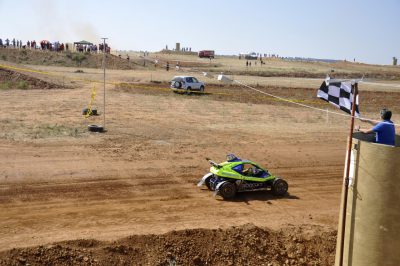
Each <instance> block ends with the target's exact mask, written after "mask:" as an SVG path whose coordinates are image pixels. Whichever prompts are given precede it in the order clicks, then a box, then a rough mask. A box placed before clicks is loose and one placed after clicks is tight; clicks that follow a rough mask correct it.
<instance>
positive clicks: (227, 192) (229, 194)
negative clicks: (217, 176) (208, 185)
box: [218, 182, 236, 199]
mask: <svg viewBox="0 0 400 266" xmlns="http://www.w3.org/2000/svg"><path fill="white" fill-rule="evenodd" d="M218 192H219V194H220V195H221V197H223V198H224V199H231V198H233V197H234V196H235V195H236V185H235V184H234V183H231V182H226V183H224V184H222V185H221V187H220V188H219V191H218Z"/></svg>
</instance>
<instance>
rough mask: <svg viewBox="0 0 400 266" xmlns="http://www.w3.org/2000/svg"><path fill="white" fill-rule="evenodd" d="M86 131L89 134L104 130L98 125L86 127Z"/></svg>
mask: <svg viewBox="0 0 400 266" xmlns="http://www.w3.org/2000/svg"><path fill="white" fill-rule="evenodd" d="M88 130H89V131H90V132H103V131H104V128H103V127H102V126H98V125H88Z"/></svg>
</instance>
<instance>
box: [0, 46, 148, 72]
mask: <svg viewBox="0 0 400 266" xmlns="http://www.w3.org/2000/svg"><path fill="white" fill-rule="evenodd" d="M0 59H1V60H4V61H9V62H13V63H18V64H31V65H46V66H64V67H77V66H79V67H88V68H102V63H103V54H90V53H75V52H51V51H42V50H28V49H22V50H20V49H0ZM139 61H140V60H130V61H128V60H126V59H124V58H119V57H118V56H115V55H112V54H107V68H108V69H136V68H140V67H141V66H142V64H143V62H141V61H140V62H139Z"/></svg>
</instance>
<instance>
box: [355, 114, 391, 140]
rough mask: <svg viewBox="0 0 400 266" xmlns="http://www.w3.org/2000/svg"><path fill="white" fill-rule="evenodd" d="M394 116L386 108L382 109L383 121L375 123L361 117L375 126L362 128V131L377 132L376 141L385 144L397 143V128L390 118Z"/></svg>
mask: <svg viewBox="0 0 400 266" xmlns="http://www.w3.org/2000/svg"><path fill="white" fill-rule="evenodd" d="M391 118H392V112H391V111H390V110H388V109H386V108H384V109H382V110H381V119H382V121H381V122H378V123H375V122H372V121H368V120H364V119H361V118H360V120H361V121H363V122H368V123H370V124H372V125H373V126H374V127H372V128H371V129H360V128H359V131H360V132H363V133H366V134H369V133H375V142H376V143H380V144H385V145H391V146H394V145H395V136H396V132H395V128H394V124H393V122H392V121H391V120H390V119H391Z"/></svg>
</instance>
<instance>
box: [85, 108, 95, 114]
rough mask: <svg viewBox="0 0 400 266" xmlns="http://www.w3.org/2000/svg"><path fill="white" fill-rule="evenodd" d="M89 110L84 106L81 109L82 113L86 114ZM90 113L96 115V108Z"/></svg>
mask: <svg viewBox="0 0 400 266" xmlns="http://www.w3.org/2000/svg"><path fill="white" fill-rule="evenodd" d="M88 112H89V108H84V109H83V110H82V115H87V114H88ZM90 115H97V109H92V111H91V113H90Z"/></svg>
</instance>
